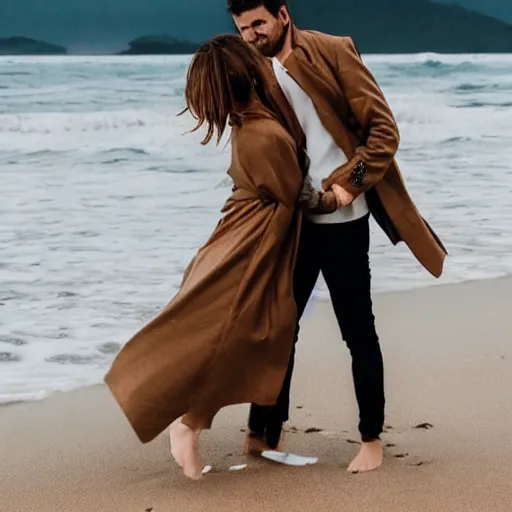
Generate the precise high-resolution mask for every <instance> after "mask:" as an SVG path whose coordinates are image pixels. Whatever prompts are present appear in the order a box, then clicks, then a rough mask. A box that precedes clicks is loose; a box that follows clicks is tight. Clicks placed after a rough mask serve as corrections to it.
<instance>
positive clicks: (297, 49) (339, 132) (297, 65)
mask: <svg viewBox="0 0 512 512" xmlns="http://www.w3.org/2000/svg"><path fill="white" fill-rule="evenodd" d="M293 44H294V49H293V53H292V54H291V55H290V56H289V57H288V58H287V59H286V61H285V63H284V66H285V68H286V69H287V71H288V74H289V75H290V76H291V77H292V78H293V79H294V80H295V81H296V82H297V84H298V85H299V86H300V87H301V88H302V89H303V90H304V91H305V92H306V94H307V95H308V96H309V97H310V98H311V101H312V102H313V104H314V106H315V109H316V111H317V113H318V117H319V118H320V121H321V122H322V124H323V125H324V127H325V129H326V130H327V131H328V132H329V133H330V134H331V135H332V137H333V139H334V141H335V142H336V144H338V146H339V147H340V148H341V149H342V150H343V152H344V153H345V155H346V156H347V158H348V159H351V158H352V157H353V156H354V150H355V146H354V144H353V142H352V141H351V139H350V135H349V134H348V131H347V130H346V129H345V128H344V126H343V120H342V119H340V114H341V110H342V108H341V107H342V105H341V104H340V105H339V106H340V111H339V112H338V111H337V109H336V108H335V107H334V105H335V104H336V98H337V96H338V95H339V93H338V91H337V90H336V89H337V87H334V84H333V83H332V81H330V80H329V78H328V77H326V76H325V71H324V70H322V69H320V68H319V67H318V66H317V65H316V64H315V63H314V62H313V59H312V57H311V55H310V54H309V52H308V51H307V48H306V47H305V44H307V43H305V42H303V41H302V36H301V35H300V32H299V31H297V30H296V29H294V33H293ZM340 103H341V100H340ZM340 121H341V122H340Z"/></svg>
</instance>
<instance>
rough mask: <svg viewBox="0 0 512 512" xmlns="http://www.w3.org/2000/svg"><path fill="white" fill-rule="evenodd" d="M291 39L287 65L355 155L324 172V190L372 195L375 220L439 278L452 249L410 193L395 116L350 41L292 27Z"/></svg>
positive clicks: (339, 139) (324, 121)
mask: <svg viewBox="0 0 512 512" xmlns="http://www.w3.org/2000/svg"><path fill="white" fill-rule="evenodd" d="M292 40H293V42H292V44H293V48H294V49H293V53H292V54H291V56H290V57H288V58H287V60H286V62H285V67H286V68H287V70H288V73H289V74H290V76H291V77H292V78H293V79H294V80H295V81H296V82H297V83H298V84H299V85H300V86H301V87H302V89H303V90H304V91H305V92H306V93H307V94H308V95H309V97H310V98H311V100H312V101H313V104H314V105H315V107H316V110H317V112H318V115H319V117H320V120H321V121H322V124H323V125H324V126H325V128H326V129H327V130H328V131H329V133H330V134H331V135H332V137H333V138H334V140H335V141H336V143H337V144H338V146H339V147H340V148H341V149H342V150H343V151H344V152H345V154H346V155H347V158H348V160H349V161H348V162H347V163H346V164H345V165H343V166H342V167H340V168H339V169H336V170H335V171H334V172H333V173H332V174H331V176H329V177H327V176H326V180H325V182H324V188H325V189H328V188H329V187H330V186H332V184H333V183H337V184H339V185H341V186H343V187H344V188H345V189H346V190H348V191H350V192H352V193H353V194H354V195H355V196H356V197H357V195H359V194H363V193H364V194H366V199H367V202H368V206H369V209H370V211H371V213H372V215H373V217H374V218H375V220H376V221H377V223H378V224H379V225H380V226H381V228H382V229H383V230H384V232H385V233H386V234H387V236H388V237H389V239H390V240H391V242H392V243H393V244H395V245H396V244H397V243H398V242H400V241H404V242H405V243H406V244H407V245H408V247H409V248H410V250H411V251H412V252H413V254H414V255H415V256H416V258H417V260H418V261H419V262H420V263H421V264H422V265H423V266H424V267H425V268H426V269H427V270H428V271H429V272H430V273H431V274H432V275H434V276H435V277H439V276H440V275H441V274H442V271H443V263H444V259H445V256H446V254H447V252H446V249H445V248H444V246H443V244H442V243H441V241H440V240H439V238H438V237H437V235H436V234H435V233H434V231H433V230H432V229H431V227H430V226H429V225H428V223H427V222H426V221H425V219H423V217H422V216H421V214H420V213H419V211H418V209H417V208H416V206H415V204H414V203H413V201H412V199H411V198H410V196H409V194H408V192H407V189H406V186H405V182H404V180H403V178H402V175H401V173H400V170H399V168H398V165H397V162H396V161H395V154H396V151H397V149H398V144H399V132H398V128H397V125H396V122H395V119H394V117H393V114H392V112H391V110H390V108H389V106H388V104H387V102H386V99H385V98H384V95H383V93H382V91H381V90H380V88H379V86H378V85H377V83H376V81H375V79H374V77H373V76H372V74H371V73H370V71H369V70H368V68H367V67H366V66H365V65H364V64H363V62H362V60H361V57H360V55H359V52H358V51H357V49H356V47H355V45H354V43H353V41H352V39H351V38H350V37H338V36H331V35H327V34H323V33H320V32H316V31H307V30H298V29H297V28H295V27H293V32H292ZM347 272H350V269H347Z"/></svg>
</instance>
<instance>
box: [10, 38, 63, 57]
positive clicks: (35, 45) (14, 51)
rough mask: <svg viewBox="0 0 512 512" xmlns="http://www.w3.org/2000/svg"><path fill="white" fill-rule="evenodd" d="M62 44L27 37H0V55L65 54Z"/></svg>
mask: <svg viewBox="0 0 512 512" xmlns="http://www.w3.org/2000/svg"><path fill="white" fill-rule="evenodd" d="M67 53H68V51H67V50H66V48H64V46H58V45H56V44H50V43H46V42H44V41H37V40H36V39H31V38H29V37H21V36H15V37H8V38H5V39H2V38H0V55H66V54H67Z"/></svg>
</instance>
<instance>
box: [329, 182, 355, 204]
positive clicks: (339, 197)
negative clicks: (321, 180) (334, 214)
mask: <svg viewBox="0 0 512 512" xmlns="http://www.w3.org/2000/svg"><path fill="white" fill-rule="evenodd" d="M331 190H332V191H333V192H334V195H335V196H336V201H338V206H340V207H342V208H343V207H344V206H349V205H350V204H352V201H353V200H354V199H355V196H354V195H353V194H351V193H350V192H347V191H346V190H345V189H344V188H343V187H340V186H339V185H336V184H334V185H333V186H332V189H331Z"/></svg>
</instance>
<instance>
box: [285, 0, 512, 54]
mask: <svg viewBox="0 0 512 512" xmlns="http://www.w3.org/2000/svg"><path fill="white" fill-rule="evenodd" d="M340 5H341V6H342V7H341V8H340ZM293 15H294V18H295V20H296V21H297V24H298V25H299V26H302V27H304V28H306V27H308V28H315V29H318V30H322V31H325V32H329V33H334V34H347V35H351V36H353V37H354V39H355V41H356V43H357V46H358V48H359V50H360V51H361V52H364V53H418V52H437V53H498V52H512V25H509V24H507V23H505V22H502V21H499V20H496V19H494V18H491V17H488V16H485V15H482V14H478V13H476V12H473V11H468V10H466V9H463V8H462V7H459V6H450V5H441V4H437V3H433V2H430V1H428V0H366V1H364V2H363V1H361V0H343V2H342V3H340V2H339V1H337V0H316V1H315V2H308V1H303V2H296V4H295V7H294V8H293Z"/></svg>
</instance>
